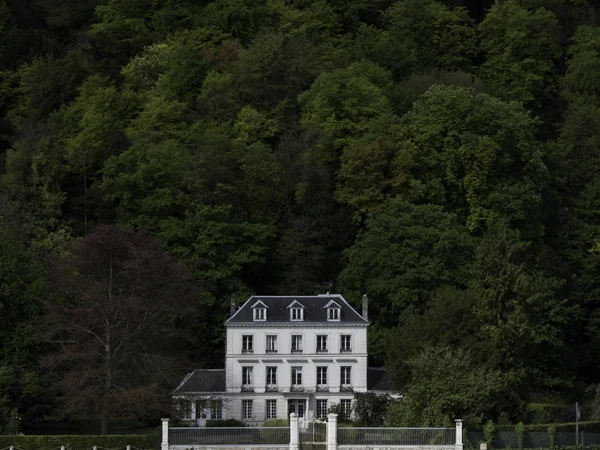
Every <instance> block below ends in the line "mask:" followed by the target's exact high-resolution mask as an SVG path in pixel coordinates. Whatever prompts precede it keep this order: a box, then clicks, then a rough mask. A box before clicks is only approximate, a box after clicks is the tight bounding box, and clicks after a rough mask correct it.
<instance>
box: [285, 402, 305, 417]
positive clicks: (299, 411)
mask: <svg viewBox="0 0 600 450" xmlns="http://www.w3.org/2000/svg"><path fill="white" fill-rule="evenodd" d="M305 412H306V400H288V417H289V416H290V414H291V413H296V415H297V416H298V417H299V418H304V415H305Z"/></svg>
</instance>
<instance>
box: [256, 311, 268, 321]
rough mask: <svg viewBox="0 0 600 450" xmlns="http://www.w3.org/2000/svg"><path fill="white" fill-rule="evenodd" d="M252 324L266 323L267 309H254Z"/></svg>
mask: <svg viewBox="0 0 600 450" xmlns="http://www.w3.org/2000/svg"><path fill="white" fill-rule="evenodd" d="M253 311H254V322H266V321H267V308H254V310H253Z"/></svg>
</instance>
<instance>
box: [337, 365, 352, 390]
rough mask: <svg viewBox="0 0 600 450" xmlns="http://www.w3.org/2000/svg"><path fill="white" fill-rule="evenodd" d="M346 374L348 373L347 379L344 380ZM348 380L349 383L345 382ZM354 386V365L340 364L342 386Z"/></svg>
mask: <svg viewBox="0 0 600 450" xmlns="http://www.w3.org/2000/svg"><path fill="white" fill-rule="evenodd" d="M344 375H347V377H346V378H347V380H344ZM344 381H347V383H344ZM351 386H352V366H340V387H351Z"/></svg>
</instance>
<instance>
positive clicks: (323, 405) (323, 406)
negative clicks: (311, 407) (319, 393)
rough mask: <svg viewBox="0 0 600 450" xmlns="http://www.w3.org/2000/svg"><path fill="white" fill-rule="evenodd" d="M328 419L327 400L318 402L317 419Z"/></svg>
mask: <svg viewBox="0 0 600 450" xmlns="http://www.w3.org/2000/svg"><path fill="white" fill-rule="evenodd" d="M325 417H327V400H317V418H318V419H324V418H325Z"/></svg>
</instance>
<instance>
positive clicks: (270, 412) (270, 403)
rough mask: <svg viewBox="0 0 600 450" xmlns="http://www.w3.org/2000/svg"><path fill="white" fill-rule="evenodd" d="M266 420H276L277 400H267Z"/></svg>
mask: <svg viewBox="0 0 600 450" xmlns="http://www.w3.org/2000/svg"><path fill="white" fill-rule="evenodd" d="M267 419H277V400H267Z"/></svg>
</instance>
